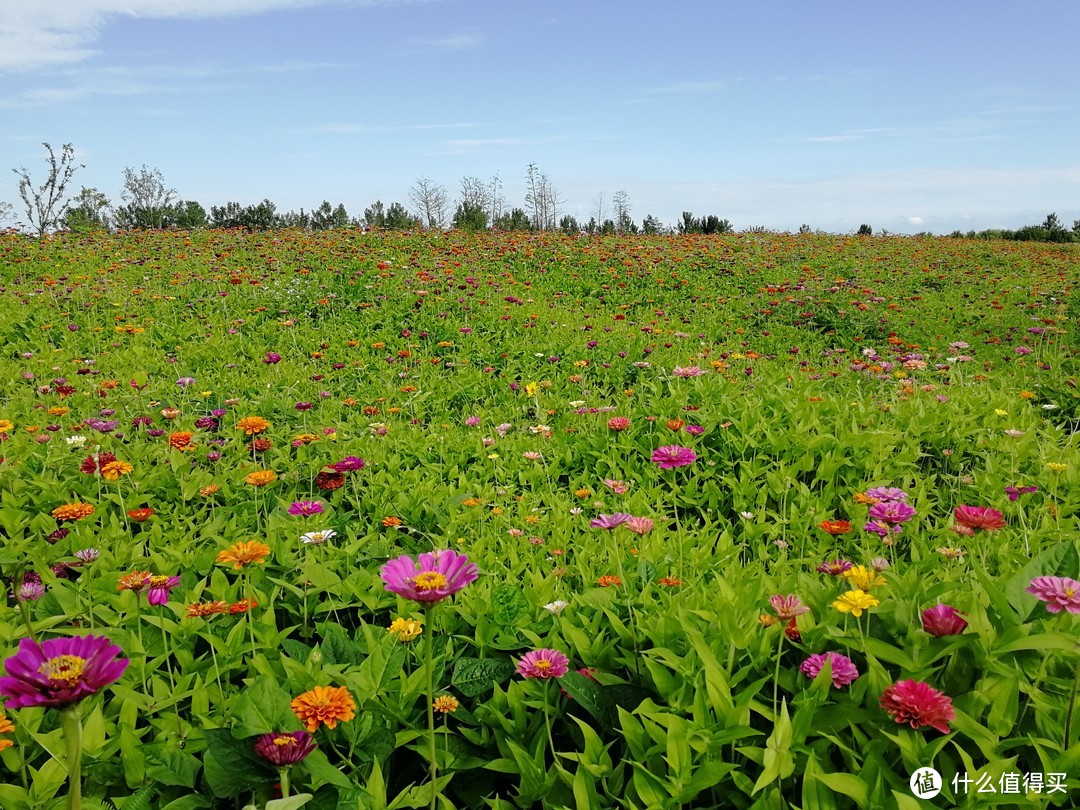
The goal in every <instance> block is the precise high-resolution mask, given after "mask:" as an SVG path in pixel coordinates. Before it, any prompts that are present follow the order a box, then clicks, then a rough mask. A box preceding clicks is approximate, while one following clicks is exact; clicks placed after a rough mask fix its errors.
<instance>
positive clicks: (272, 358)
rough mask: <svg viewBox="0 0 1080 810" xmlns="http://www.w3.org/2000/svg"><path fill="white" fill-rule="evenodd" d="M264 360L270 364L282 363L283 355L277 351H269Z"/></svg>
mask: <svg viewBox="0 0 1080 810" xmlns="http://www.w3.org/2000/svg"><path fill="white" fill-rule="evenodd" d="M263 362H264V363H266V364H267V365H268V366H270V365H273V364H274V363H280V362H281V355H280V354H278V353H277V352H267V353H266V356H265V357H264V358H263Z"/></svg>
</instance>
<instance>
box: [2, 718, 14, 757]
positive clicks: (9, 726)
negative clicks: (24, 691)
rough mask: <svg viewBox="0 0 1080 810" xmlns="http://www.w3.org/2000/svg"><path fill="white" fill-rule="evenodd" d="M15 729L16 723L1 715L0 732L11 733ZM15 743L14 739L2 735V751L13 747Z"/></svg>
mask: <svg viewBox="0 0 1080 810" xmlns="http://www.w3.org/2000/svg"><path fill="white" fill-rule="evenodd" d="M14 730H15V724H14V723H12V722H11V721H10V720H8V719H7V718H6V717H0V734H10V733H11V732H13V731H14ZM14 744H15V742H14V740H9V739H7V738H6V737H0V751H3V750H4V749H5V748H11V746H13V745H14Z"/></svg>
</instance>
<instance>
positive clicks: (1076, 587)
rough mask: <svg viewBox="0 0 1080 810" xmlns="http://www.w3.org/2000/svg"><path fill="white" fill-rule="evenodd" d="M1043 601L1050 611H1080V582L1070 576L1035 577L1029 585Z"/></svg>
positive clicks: (1029, 591)
mask: <svg viewBox="0 0 1080 810" xmlns="http://www.w3.org/2000/svg"><path fill="white" fill-rule="evenodd" d="M1026 590H1027V593H1030V594H1032V595H1033V596H1035V597H1036V598H1037V599H1039V600H1040V601H1041V602H1045V603H1046V611H1047V612H1048V613H1061V611H1063V610H1066V611H1068V612H1069V613H1080V582H1077V581H1076V580H1075V579H1070V578H1069V577H1035V579H1033V580H1031V584H1030V585H1029V586H1028V587H1027V589H1026Z"/></svg>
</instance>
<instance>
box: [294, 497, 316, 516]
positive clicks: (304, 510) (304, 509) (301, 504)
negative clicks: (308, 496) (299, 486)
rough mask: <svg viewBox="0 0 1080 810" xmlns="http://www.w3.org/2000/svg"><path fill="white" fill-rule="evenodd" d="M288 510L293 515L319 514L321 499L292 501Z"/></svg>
mask: <svg viewBox="0 0 1080 810" xmlns="http://www.w3.org/2000/svg"><path fill="white" fill-rule="evenodd" d="M288 511H289V514H290V515H292V516H293V517H311V516H312V515H321V514H322V513H323V505H322V501H293V503H292V504H291V505H290V506H289V510H288Z"/></svg>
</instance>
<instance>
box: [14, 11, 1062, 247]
mask: <svg viewBox="0 0 1080 810" xmlns="http://www.w3.org/2000/svg"><path fill="white" fill-rule="evenodd" d="M1077 31H1080V3H1076V2H1074V1H1073V0H1057V2H1046V1H1045V0H1026V2H1023V3H1017V2H1015V0H1010V1H1009V2H1003V1H1002V0H950V2H940V0H907V2H903V3H900V2H895V1H893V2H888V1H887V0H881V1H880V2H865V1H863V2H848V1H847V0H835V1H829V0H819V2H808V1H807V0H798V1H797V2H794V1H791V0H770V2H745V1H744V2H728V1H727V0H682V1H681V2H680V0H668V2H656V0H653V1H652V2H642V1H641V0H0V201H6V202H8V203H11V204H13V205H17V204H18V191H17V182H18V181H17V178H16V177H15V175H14V174H13V173H11V172H9V171H7V169H8V168H11V169H14V168H17V167H26V168H27V169H28V170H29V171H30V173H31V177H32V178H33V179H34V180H35V181H37V180H39V179H43V178H44V176H45V165H46V164H45V155H46V153H45V150H44V148H43V147H42V143H43V142H48V143H50V144H52V145H53V147H54V148H55V149H56V150H57V152H59V150H60V147H61V145H62V144H65V143H71V144H73V145H74V146H75V149H76V154H77V159H78V162H79V163H81V164H85V168H83V169H81V170H80V171H79V172H78V173H77V174H76V176H75V179H74V181H73V184H72V188H73V191H76V192H77V191H78V188H79V187H80V186H87V187H94V188H97V189H99V190H100V191H102V192H104V193H105V194H106V195H107V196H108V197H109V198H110V199H112V200H113V201H114V203H117V204H119V203H120V196H121V190H122V186H123V171H124V169H125V167H132V168H136V169H137V168H139V167H141V166H143V165H146V166H147V167H149V168H151V169H157V170H159V171H160V172H161V174H162V175H163V176H164V178H165V182H166V185H167V186H169V187H170V188H173V189H175V190H176V192H177V197H178V198H179V199H188V200H197V201H199V202H200V203H202V204H203V205H204V206H205V207H206V208H207V209H208V210H209V208H210V206H212V205H222V204H224V203H225V202H228V201H237V202H240V203H242V204H245V205H247V204H252V203H257V202H259V201H260V200H262V199H264V198H267V199H270V200H272V201H273V202H274V203H275V204H276V205H277V207H278V210H280V211H287V210H298V209H300V208H304V209H307V210H311V209H312V208H315V207H317V206H318V205H319V204H320V203H321V202H322V201H323V200H324V199H325V200H328V201H330V202H331V203H333V204H334V205H336V204H338V203H342V204H344V205H345V207H346V209H347V210H348V211H349V213H350V214H352V215H354V216H360V215H362V213H363V210H364V208H366V207H367V206H369V205H370V204H371V203H372V202H373V201H375V200H376V199H379V200H382V201H383V202H384V203H385V204H387V205H389V204H390V203H391V202H395V201H397V202H401V203H404V204H406V205H408V204H409V190H410V188H411V187H412V186H413V185H414V184H415V182H416V181H417V180H418V179H419V178H422V177H426V178H429V179H430V180H432V181H434V182H435V183H438V184H441V185H443V186H445V187H446V189H447V192H448V194H449V197H450V198H451V200H453V199H455V198H456V197H457V195H458V193H459V189H460V184H461V179H462V178H463V177H466V176H476V177H480V178H482V179H484V180H489V179H490V178H492V177H494V176H498V177H499V179H500V181H501V184H502V193H503V195H504V197H505V198H506V202H507V206H508V207H511V206H523V203H524V196H525V175H526V169H527V166H528V165H529V164H530V163H535V164H536V166H537V168H538V169H539V170H540V171H541V172H543V173H544V174H545V175H547V177H548V178H549V180H550V181H551V183H552V185H553V186H554V188H555V189H556V190H557V192H558V195H559V197H560V199H562V200H563V201H564V202H563V203H562V205H561V206H560V214H562V213H568V214H572V215H574V216H575V217H577V219H578V220H579V221H581V222H582V223H584V222H585V221H586V220H588V218H589V216H590V215H595V214H596V213H597V212H598V211H600V210H603V213H604V215H605V216H612V212H611V197H612V195H613V194H614V193H615V192H617V191H620V190H622V191H625V192H626V194H627V196H628V198H629V202H630V206H631V215H632V217H633V218H634V219H635V220H636V221H638V222H640V221H641V219H642V218H644V217H645V216H646V215H652V216H653V217H655V218H656V219H658V220H660V221H661V222H662V223H666V224H674V223H675V222H676V221H677V220H678V219H679V218H680V214H681V212H683V211H691V212H693V213H694V214H695V215H698V216H701V215H705V214H716V215H717V216H720V217H722V218H726V219H728V220H730V222H731V223H732V224H733V225H734V227H735V228H736V229H737V230H741V229H745V228H751V227H765V228H768V229H770V230H791V231H794V230H797V229H798V228H799V227H800V226H801V225H803V224H806V225H809V226H810V227H811V228H814V229H821V230H825V231H830V232H833V233H849V232H852V231H854V230H856V229H857V228H858V227H859V226H860V225H861V224H863V223H866V224H869V225H871V226H872V227H873V228H874V230H875V231H876V232H880V231H881V230H886V231H888V232H892V233H916V232H920V231H930V232H933V233H949V232H951V231H953V230H956V229H960V230H963V231H967V230H972V229H973V230H981V229H985V228H1015V227H1019V226H1022V225H1027V224H1037V223H1040V222H1042V221H1043V219H1044V218H1045V217H1046V215H1047V214H1048V213H1050V212H1055V213H1057V214H1058V217H1059V219H1060V220H1061V221H1062V222H1063V223H1065V224H1066V225H1071V224H1072V222H1073V221H1074V220H1075V219H1078V218H1080V84H1078V83H1077V81H1076V77H1077V76H1080V48H1078V47H1077V46H1076V37H1077ZM19 210H21V209H17V211H16V213H17V214H18V213H19ZM16 219H21V220H24V219H25V217H24V216H23V217H18V216H17V217H16ZM8 224H10V222H9V223H8Z"/></svg>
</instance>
